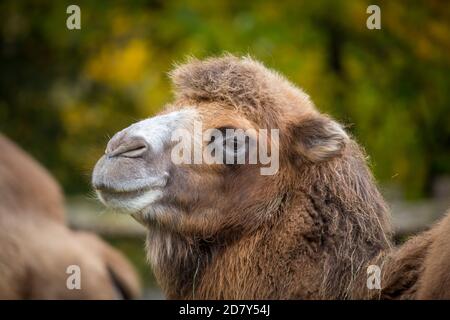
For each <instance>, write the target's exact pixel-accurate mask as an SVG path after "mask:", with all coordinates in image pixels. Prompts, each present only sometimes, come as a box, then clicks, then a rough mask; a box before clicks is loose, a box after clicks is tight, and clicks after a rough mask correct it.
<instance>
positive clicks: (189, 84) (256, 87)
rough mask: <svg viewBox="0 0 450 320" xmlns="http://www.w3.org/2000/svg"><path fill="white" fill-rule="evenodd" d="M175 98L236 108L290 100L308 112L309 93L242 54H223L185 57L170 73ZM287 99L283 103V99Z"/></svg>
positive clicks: (310, 104) (273, 104) (251, 108)
mask: <svg viewBox="0 0 450 320" xmlns="http://www.w3.org/2000/svg"><path fill="white" fill-rule="evenodd" d="M170 77H171V78H172V81H173V84H174V86H175V96H176V98H177V99H187V100H190V101H197V102H202V101H206V102H213V101H217V102H225V103H227V104H230V105H232V106H235V107H237V108H249V109H250V110H252V111H255V110H257V109H260V108H262V109H265V110H266V111H267V110H268V109H269V108H274V106H281V105H285V107H288V105H290V104H291V103H292V102H294V103H295V102H297V106H298V105H299V104H300V105H302V107H303V108H304V109H305V111H309V112H312V111H313V110H314V105H313V104H312V102H311V101H310V99H309V96H308V95H307V94H306V93H305V92H303V91H302V90H301V89H299V88H297V87H295V86H294V85H293V84H291V83H290V82H289V81H287V80H286V79H285V78H284V77H283V76H281V75H280V74H278V73H277V72H275V71H273V70H269V69H268V68H266V67H265V66H264V65H263V64H262V63H260V62H258V61H255V60H253V59H252V58H251V57H249V56H246V57H242V58H238V57H236V56H233V55H230V54H227V55H224V56H221V57H213V58H208V59H206V60H198V59H195V58H189V59H188V61H187V63H185V64H182V65H178V66H176V68H175V69H174V70H173V71H172V72H171V73H170ZM286 102H287V103H286Z"/></svg>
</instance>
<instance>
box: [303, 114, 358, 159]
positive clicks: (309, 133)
mask: <svg viewBox="0 0 450 320" xmlns="http://www.w3.org/2000/svg"><path fill="white" fill-rule="evenodd" d="M294 139H295V140H296V144H297V151H298V152H299V153H300V154H301V156H302V157H303V158H306V160H308V161H310V162H323V161H327V160H330V159H332V158H335V157H338V156H340V155H341V154H342V153H343V151H344V149H345V146H346V145H347V143H348V141H349V137H348V135H347V133H346V132H345V130H344V129H343V128H342V126H341V125H340V124H339V123H337V122H336V121H334V120H332V119H330V118H328V117H326V116H319V117H314V118H308V119H303V120H302V121H301V122H300V123H299V124H297V126H296V127H295V130H294Z"/></svg>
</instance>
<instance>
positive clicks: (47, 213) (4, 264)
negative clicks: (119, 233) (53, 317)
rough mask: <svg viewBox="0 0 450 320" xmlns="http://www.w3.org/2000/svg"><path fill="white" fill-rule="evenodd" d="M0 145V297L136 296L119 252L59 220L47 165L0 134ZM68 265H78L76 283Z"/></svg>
mask: <svg viewBox="0 0 450 320" xmlns="http://www.w3.org/2000/svg"><path fill="white" fill-rule="evenodd" d="M0 150H1V151H2V152H1V153H0V299H122V298H137V297H139V294H140V286H139V281H138V278H137V275H136V272H135V271H134V269H133V267H132V266H131V265H130V263H129V262H128V261H127V260H126V258H125V257H124V256H123V255H122V254H121V253H119V252H118V251H117V250H115V249H113V248H112V247H110V246H109V245H108V244H106V243H105V242H103V241H102V240H101V239H100V238H98V237H97V236H96V235H94V234H92V233H88V232H83V231H74V230H70V229H69V228H68V227H67V226H66V225H65V211H64V197H63V194H62V192H61V188H60V186H59V185H58V183H57V182H56V181H55V180H54V179H53V177H52V176H51V175H50V174H49V173H48V172H47V170H45V169H44V168H43V167H42V166H41V165H39V164H38V163H37V162H36V161H35V160H34V159H32V158H31V157H30V156H29V155H27V154H26V153H25V152H24V151H23V150H21V149H20V148H19V147H18V146H17V145H15V144H14V143H13V142H12V141H10V140H9V139H8V138H6V137H5V136H3V135H0ZM70 266H77V267H79V271H80V273H79V275H80V283H79V284H80V286H79V287H71V286H70V283H71V282H70V279H69V277H70V276H71V275H72V274H73V273H72V271H71V269H70ZM68 279H69V281H68ZM68 282H69V286H68V285H67V283H68Z"/></svg>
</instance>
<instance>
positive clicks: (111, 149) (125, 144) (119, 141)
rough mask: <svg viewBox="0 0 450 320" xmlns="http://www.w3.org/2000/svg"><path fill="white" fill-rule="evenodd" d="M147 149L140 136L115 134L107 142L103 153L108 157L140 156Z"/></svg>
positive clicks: (147, 146) (146, 144)
mask: <svg viewBox="0 0 450 320" xmlns="http://www.w3.org/2000/svg"><path fill="white" fill-rule="evenodd" d="M149 149H150V148H149V145H148V143H147V142H146V141H145V140H144V139H143V138H141V137H132V136H128V135H116V136H114V137H113V138H112V139H111V140H110V141H109V142H108V146H107V148H106V151H105V153H106V156H107V157H108V158H113V157H125V158H138V157H142V156H143V155H144V154H145V153H146V152H148V151H149Z"/></svg>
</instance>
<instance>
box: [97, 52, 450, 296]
mask: <svg viewBox="0 0 450 320" xmlns="http://www.w3.org/2000/svg"><path fill="white" fill-rule="evenodd" d="M170 76H171V79H172V82H173V85H174V92H175V99H174V101H173V102H172V103H170V104H168V105H167V106H166V107H165V108H164V109H163V111H162V112H161V113H159V114H158V115H156V116H155V117H152V118H149V119H145V120H142V121H139V122H137V123H134V124H132V125H131V126H129V127H128V128H125V129H123V130H121V131H119V132H118V133H116V134H115V135H114V136H113V137H112V138H111V139H110V141H109V142H108V144H107V148H106V151H105V154H104V155H103V156H102V157H101V158H100V159H99V160H98V162H97V164H96V166H95V168H94V171H93V174H92V185H93V188H94V189H95V190H96V192H97V194H98V197H99V199H100V201H101V202H102V203H103V204H104V205H106V206H107V207H110V208H114V209H119V210H122V211H123V212H125V213H128V214H130V215H131V216H132V217H133V218H134V219H136V220H137V221H139V222H140V223H142V224H143V225H144V226H146V227H147V229H148V236H147V241H146V247H147V254H148V259H149V261H150V264H151V266H152V269H153V271H154V273H155V275H156V278H157V280H158V283H159V285H160V286H161V288H162V290H163V291H164V293H165V295H166V297H167V298H169V299H414V298H433V297H438V295H435V294H434V293H433V291H430V290H427V289H425V288H427V286H430V285H432V283H433V281H439V279H437V280H436V279H434V280H431V279H430V278H432V277H434V276H436V272H435V271H436V270H438V271H439V270H440V271H439V274H442V275H443V273H444V272H447V274H448V270H449V269H448V267H447V269H445V270H441V269H440V268H441V266H442V267H444V266H445V263H444V262H443V261H439V260H436V259H435V258H433V257H434V256H436V255H438V256H439V251H440V248H439V247H438V245H436V244H435V243H434V242H435V241H436V243H437V242H442V243H445V244H446V247H448V241H447V240H446V239H448V236H447V234H448V233H446V234H444V233H442V232H444V231H445V230H444V229H446V228H447V229H448V226H449V225H450V222H449V218H446V219H445V220H444V221H442V222H441V229H443V230H442V232H440V231H439V230H438V229H439V228H437V229H436V228H433V229H432V230H431V231H430V232H428V233H425V234H423V235H419V236H418V237H416V238H413V239H411V240H410V241H408V242H407V243H406V244H405V245H403V246H402V247H400V248H393V246H392V242H391V237H392V231H391V223H390V213H389V210H388V206H387V205H386V203H385V201H384V199H383V197H382V196H381V194H380V192H379V191H378V189H377V186H376V183H375V181H374V178H373V177H372V174H371V172H370V170H369V168H368V165H367V163H366V155H365V153H364V151H363V150H362V148H361V147H360V146H359V145H358V143H357V142H356V141H355V140H354V139H353V138H352V137H351V135H350V134H349V133H347V132H346V130H345V128H344V126H342V125H341V124H339V123H338V122H337V121H336V120H334V119H332V118H331V117H330V116H328V115H325V114H323V113H320V112H319V111H318V110H317V108H316V107H315V106H314V104H313V102H312V101H311V99H310V98H309V96H308V95H307V94H306V93H305V92H304V91H302V90H301V89H299V88H297V87H296V86H294V85H293V84H292V83H290V82H289V81H288V80H286V79H285V78H284V77H283V76H281V75H280V74H278V73H276V72H275V71H272V70H270V69H268V68H266V67H265V66H264V65H263V64H261V63H259V62H257V61H255V60H253V59H252V58H250V57H242V58H239V57H235V56H232V55H225V56H222V57H215V58H209V59H206V60H203V61H201V60H197V59H194V58H192V59H191V60H189V61H188V62H187V63H186V64H183V65H180V66H177V67H176V68H175V70H174V71H172V72H171V74H170ZM196 122H201V124H202V126H203V130H204V133H205V134H204V135H200V136H199V135H198V134H194V131H195V130H194V127H195V126H196V125H195V123H196ZM181 129H182V130H184V131H183V132H185V134H181V136H183V135H186V132H187V133H188V135H189V136H190V140H189V141H191V145H194V146H195V145H196V146H199V145H200V146H202V147H203V148H208V147H209V146H211V145H213V146H215V147H217V146H218V144H219V145H221V144H222V145H223V144H224V141H225V140H226V139H228V138H224V139H222V140H221V139H218V138H217V137H216V136H214V139H212V138H211V139H209V138H208V134H206V131H207V130H210V129H212V130H218V131H219V132H226V131H227V130H228V129H242V130H250V129H253V130H256V131H258V130H262V129H270V130H272V129H276V130H278V132H279V139H278V140H277V141H275V140H269V148H270V150H273V151H274V152H275V151H278V152H279V157H278V158H279V170H278V171H277V172H276V173H275V174H272V175H263V174H261V172H262V171H260V169H261V168H262V167H263V166H264V164H263V163H256V164H251V163H244V164H237V163H233V162H232V163H211V162H208V161H206V160H205V161H200V162H198V161H197V163H195V161H194V162H192V161H191V162H186V163H175V162H174V161H173V150H174V148H176V147H177V140H176V139H174V136H173V133H174V132H175V131H177V130H181ZM189 133H191V134H189ZM224 135H225V133H224ZM247 138H248V140H247V142H248V144H250V143H251V142H249V141H253V140H255V139H257V138H255V137H254V136H249V137H247ZM234 141H235V142H234V149H233V144H231V147H230V145H229V144H226V145H225V146H222V147H223V148H225V153H231V154H233V152H234V154H235V155H236V153H237V152H244V153H245V152H246V151H245V148H244V149H243V150H244V151H242V148H243V147H242V145H244V146H245V145H246V144H245V143H244V144H241V145H238V143H237V142H236V140H234ZM255 143H258V141H256V142H255ZM217 150H221V151H220V152H222V151H223V149H217ZM220 152H219V154H220ZM211 155H212V153H211ZM203 156H204V157H205V159H207V158H208V155H205V154H203ZM246 156H247V157H249V155H248V154H246ZM191 158H192V155H188V156H187V159H191ZM430 259H431V260H433V261H435V264H432V263H429V262H427V261H428V260H430ZM446 261H450V260H446ZM373 265H375V266H378V267H379V268H380V270H381V288H375V289H374V288H369V287H368V285H367V270H368V267H369V266H373ZM428 266H430V267H428ZM447 266H448V263H447ZM433 270H434V271H433ZM447 283H448V281H447ZM436 290H438V289H436ZM442 290H444V291H445V292H444V294H445V295H447V296H448V292H450V291H449V290H450V289H448V287H445V288H442ZM424 291H427V293H428V295H427V294H425V293H424ZM441 296H442V297H443V296H444V295H442V292H441Z"/></svg>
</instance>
